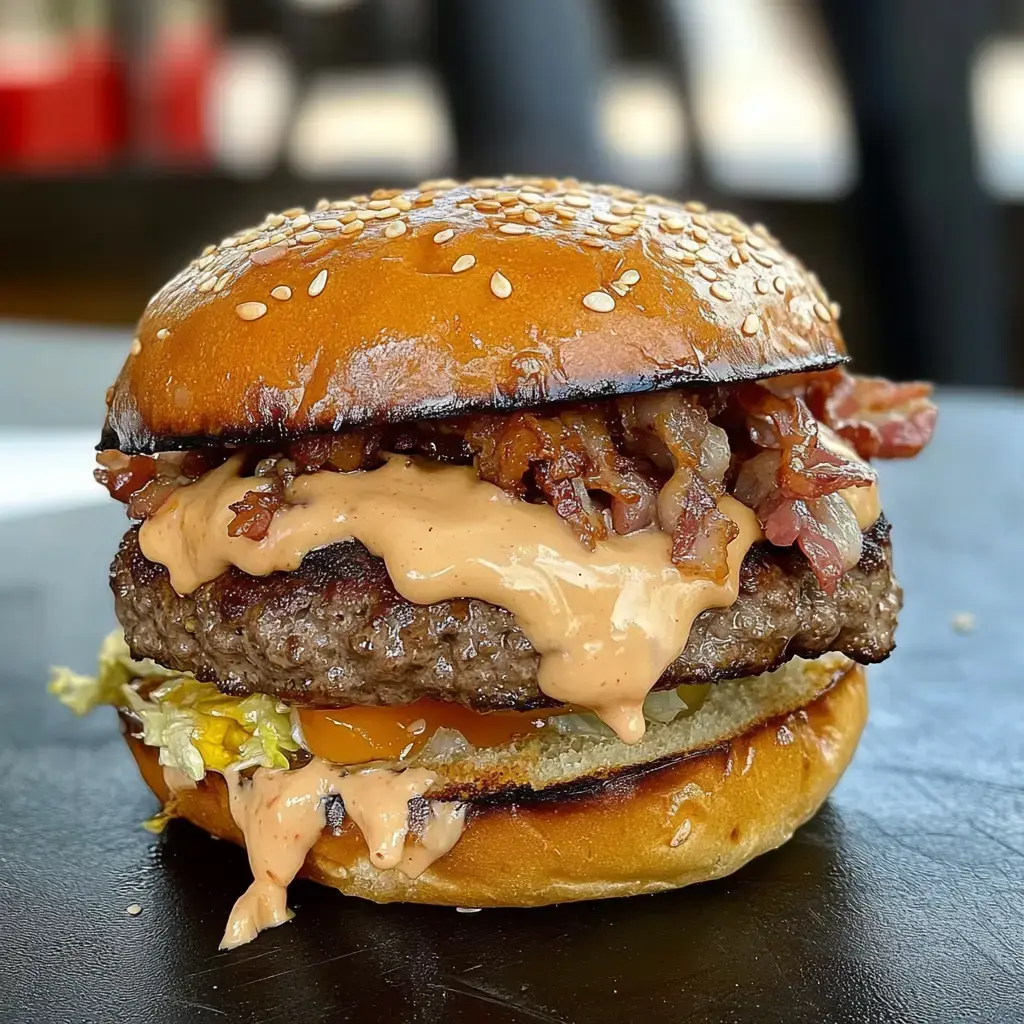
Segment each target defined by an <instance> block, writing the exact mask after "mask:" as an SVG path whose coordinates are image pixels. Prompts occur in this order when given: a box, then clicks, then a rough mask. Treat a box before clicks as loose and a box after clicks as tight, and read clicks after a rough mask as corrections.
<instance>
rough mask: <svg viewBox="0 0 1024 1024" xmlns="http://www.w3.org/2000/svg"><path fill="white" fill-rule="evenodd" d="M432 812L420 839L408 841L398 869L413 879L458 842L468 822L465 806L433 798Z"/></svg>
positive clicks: (431, 803)
mask: <svg viewBox="0 0 1024 1024" xmlns="http://www.w3.org/2000/svg"><path fill="white" fill-rule="evenodd" d="M429 815H430V816H429V817H428V818H427V824H426V828H424V830H423V834H422V835H421V836H420V837H419V842H418V843H414V844H411V845H410V844H406V847H405V853H404V854H403V855H402V859H401V861H400V862H399V864H398V870H399V871H402V872H404V873H405V874H406V875H408V876H409V877H410V878H419V876H420V875H422V874H423V872H424V871H426V870H427V868H429V867H430V865H431V864H433V863H434V861H435V860H437V859H438V858H440V857H443V856H444V855H445V854H446V853H447V852H448V851H449V850H450V849H451V848H452V847H453V846H454V845H455V844H456V843H457V842H458V841H459V838H460V837H461V835H462V830H463V828H464V827H465V824H466V805H465V804H454V803H442V802H441V801H440V800H431V802H430V811H429Z"/></svg>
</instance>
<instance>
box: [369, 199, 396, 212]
mask: <svg viewBox="0 0 1024 1024" xmlns="http://www.w3.org/2000/svg"><path fill="white" fill-rule="evenodd" d="M366 205H367V207H369V209H371V210H386V209H387V208H388V207H389V206H390V205H391V200H390V199H374V200H372V201H371V202H369V203H367V204H366Z"/></svg>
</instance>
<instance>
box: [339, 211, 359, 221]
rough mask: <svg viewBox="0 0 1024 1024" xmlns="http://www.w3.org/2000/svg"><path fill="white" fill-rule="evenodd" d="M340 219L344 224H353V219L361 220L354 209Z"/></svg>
mask: <svg viewBox="0 0 1024 1024" xmlns="http://www.w3.org/2000/svg"><path fill="white" fill-rule="evenodd" d="M339 219H340V220H341V223H342V224H351V223H352V221H354V220H359V217H358V215H357V214H356V213H355V211H354V210H351V211H349V212H348V213H346V214H345V215H344V216H342V217H341V218H339Z"/></svg>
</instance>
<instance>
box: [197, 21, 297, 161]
mask: <svg viewBox="0 0 1024 1024" xmlns="http://www.w3.org/2000/svg"><path fill="white" fill-rule="evenodd" d="M294 99H295V74H294V71H293V68H292V65H291V60H290V58H289V57H288V55H287V53H286V52H285V51H284V50H283V48H282V47H280V46H279V45H278V44H277V43H274V42H272V41H270V40H259V39H253V40H243V41H238V42H234V43H229V44H228V45H227V46H226V47H225V48H224V49H223V51H222V52H221V53H220V55H219V57H218V59H217V63H216V66H215V67H214V70H213V74H212V77H211V82H210V89H209V92H208V94H207V106H206V123H207V131H208V136H209V139H210V147H211V150H212V152H213V154H214V158H215V160H216V161H217V163H218V164H220V165H221V166H222V167H225V168H226V169H228V170H229V171H231V172H233V173H235V174H238V175H239V176H243V177H258V176H259V175H262V174H266V173H267V172H268V171H270V170H272V169H273V167H274V165H275V163H276V162H277V160H278V158H279V157H280V154H281V150H282V146H283V140H284V138H285V135H286V132H287V127H288V121H289V118H290V116H291V111H292V105H293V103H294Z"/></svg>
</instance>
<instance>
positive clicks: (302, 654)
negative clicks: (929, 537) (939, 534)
mask: <svg viewBox="0 0 1024 1024" xmlns="http://www.w3.org/2000/svg"><path fill="white" fill-rule="evenodd" d="M111 587H112V589H113V591H114V598H115V607H116V611H117V617H118V619H119V620H120V621H121V624H122V625H123V626H124V629H125V636H126V638H127V640H128V645H129V647H130V648H131V650H132V654H133V655H134V656H135V657H138V658H144V657H145V658H153V659H154V660H155V661H158V662H159V663H160V664H162V665H166V666H167V667H168V668H172V669H175V670H178V671H190V672H193V673H195V675H196V676H197V677H198V678H199V679H203V680H207V681H211V682H216V683H217V685H218V686H219V687H220V688H221V690H223V691H224V692H226V693H230V694H238V695H241V694H247V693H250V692H256V691H258V692H263V693H270V694H274V695H276V696H278V697H280V698H281V699H283V700H288V701H293V702H295V703H299V704H307V705H319V706H322V707H339V706H344V705H347V704H408V703H410V702H411V701H414V700H417V699H418V698H420V697H433V698H437V699H440V700H448V701H458V702H460V703H462V704H465V705H468V706H469V707H473V708H478V709H481V710H484V709H492V708H512V707H516V708H533V707H541V706H544V705H548V704H551V703H553V702H552V701H550V700H549V699H548V698H547V697H545V696H544V694H542V693H541V692H540V690H539V689H538V688H537V664H538V660H539V657H538V655H537V652H536V651H534V649H533V648H532V647H531V646H530V642H529V641H528V640H527V639H526V637H525V636H524V635H523V633H522V631H521V630H520V629H519V627H518V626H517V625H516V622H515V619H514V618H513V616H512V613H511V612H509V611H507V610H505V609H504V608H499V607H496V606H495V605H492V604H488V603H486V602H485V601H478V600H475V599H465V600H455V601H442V602H440V603H438V604H432V605H416V604H411V603H410V602H409V601H406V600H405V599H404V598H403V597H401V596H400V595H399V594H398V593H397V592H396V591H395V588H394V587H393V586H392V584H391V580H390V578H389V577H388V574H387V570H386V569H385V567H384V563H383V561H381V559H379V558H376V557H375V556H373V555H371V554H370V553H369V551H367V550H366V548H365V547H363V545H362V544H360V543H358V542H357V541H346V542H343V543H339V544H332V545H330V546H329V547H325V548H321V549H319V550H317V551H313V552H310V554H308V555H307V556H306V558H305V559H304V561H303V562H302V565H301V566H300V567H299V568H298V569H297V570H295V571H294V572H288V573H284V572H278V573H273V574H272V575H270V576H264V577H254V576H249V575H247V574H246V573H243V572H241V571H239V570H238V569H234V568H232V569H229V570H228V571H227V572H225V573H223V574H222V575H221V576H219V577H218V578H217V579H215V580H212V581H211V582H209V583H206V584H204V585H203V586H201V587H199V589H198V590H196V591H195V593H193V594H191V595H190V596H188V597H181V596H180V595H178V594H177V593H175V591H174V590H173V588H172V587H171V584H170V582H169V580H168V576H167V570H166V569H165V568H164V567H163V566H162V565H158V564H156V563H154V562H151V561H149V560H148V559H147V558H146V557H145V556H144V555H143V554H142V552H141V550H140V549H139V540H138V528H137V527H136V528H134V529H132V530H129V532H128V533H127V534H125V536H124V539H123V540H122V542H121V547H120V550H119V551H118V553H117V556H116V558H115V559H114V563H113V565H112V566H111ZM901 603H902V592H901V590H900V587H899V584H898V583H897V582H896V581H895V579H893V576H892V572H891V551H890V547H889V525H888V523H887V522H886V521H885V520H884V519H881V520H879V521H878V522H877V523H876V524H875V525H874V526H873V527H872V528H871V529H870V530H869V531H868V532H867V533H866V534H865V536H864V553H863V556H862V557H861V560H860V562H859V563H858V565H857V566H856V567H855V568H854V569H852V570H850V571H849V572H848V573H846V574H845V575H844V576H843V578H842V580H841V581H840V583H839V585H838V587H837V588H836V591H835V593H834V594H831V595H829V594H825V593H824V592H823V591H822V590H821V588H820V587H819V586H818V583H817V581H816V580H815V578H814V574H813V572H812V571H811V569H810V566H809V565H808V564H807V562H806V560H805V559H804V558H803V556H802V555H801V554H800V553H799V552H798V551H796V550H795V549H792V548H776V547H772V546H771V545H769V544H758V545H755V546H754V547H753V548H751V550H750V551H749V552H748V554H747V557H746V559H745V560H744V562H743V567H742V570H741V572H740V593H739V597H738V598H737V600H736V602H735V603H734V604H733V605H732V606H731V607H729V608H714V609H710V610H708V611H705V612H703V613H702V614H701V615H700V616H698V618H697V619H696V621H695V622H694V624H693V628H692V630H691V631H690V637H689V641H688V643H687V645H686V648H685V650H684V651H683V653H682V654H680V656H679V657H678V658H677V659H676V661H675V662H674V663H673V664H672V665H671V666H670V667H669V668H668V670H667V671H666V672H665V674H664V675H663V676H662V677H661V679H660V680H659V682H658V688H666V687H669V686H677V685H679V684H680V683H688V682H709V681H714V680H716V679H729V678H735V677H738V676H746V675H755V674H758V673H761V672H765V671H767V670H769V669H771V668H774V667H775V666H777V665H779V664H781V663H782V662H784V661H786V660H788V659H789V658H792V657H794V656H797V655H799V656H802V657H817V656H818V655H820V654H823V653H825V652H826V651H842V652H843V653H844V654H847V655H849V656H850V657H851V658H854V659H855V660H857V661H861V662H875V661H881V660H882V659H884V658H886V657H887V656H888V655H889V653H890V652H891V651H892V649H893V646H894V644H893V632H894V630H895V627H896V614H897V612H898V611H899V609H900V605H901Z"/></svg>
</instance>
